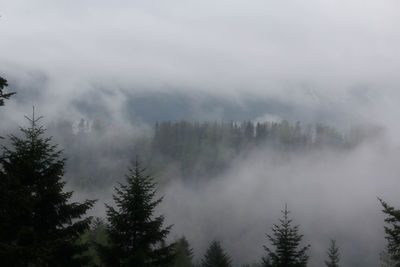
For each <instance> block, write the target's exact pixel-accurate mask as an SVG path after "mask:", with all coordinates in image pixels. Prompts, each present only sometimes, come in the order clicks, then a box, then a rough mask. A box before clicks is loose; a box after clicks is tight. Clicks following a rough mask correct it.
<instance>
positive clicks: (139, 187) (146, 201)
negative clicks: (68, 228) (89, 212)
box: [98, 161, 173, 267]
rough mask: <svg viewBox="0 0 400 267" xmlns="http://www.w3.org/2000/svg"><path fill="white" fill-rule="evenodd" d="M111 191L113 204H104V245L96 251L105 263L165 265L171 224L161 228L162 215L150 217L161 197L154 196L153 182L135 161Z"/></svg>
mask: <svg viewBox="0 0 400 267" xmlns="http://www.w3.org/2000/svg"><path fill="white" fill-rule="evenodd" d="M125 178H126V184H121V183H119V186H118V187H115V192H116V194H115V195H113V199H114V201H115V204H116V207H115V208H114V207H112V206H109V205H106V208H107V218H108V222H109V223H108V225H107V234H108V245H106V246H104V245H99V246H98V252H99V256H100V258H101V259H102V261H103V263H104V264H105V265H107V266H143V267H150V266H151V267H152V266H168V265H171V264H172V261H173V251H172V249H173V244H170V245H165V239H166V237H167V235H168V234H169V232H170V228H171V226H168V227H166V228H163V222H164V216H162V215H160V216H158V217H154V211H155V208H156V206H157V205H158V204H160V202H161V201H162V198H158V199H154V198H155V195H156V189H155V187H156V183H155V182H154V181H153V178H152V177H151V176H149V175H146V174H145V170H144V169H143V168H141V166H140V164H139V162H138V161H136V164H135V167H134V169H133V170H132V169H130V170H129V173H128V175H126V176H125Z"/></svg>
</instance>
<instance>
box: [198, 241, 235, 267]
mask: <svg viewBox="0 0 400 267" xmlns="http://www.w3.org/2000/svg"><path fill="white" fill-rule="evenodd" d="M201 266H202V267H231V266H232V260H231V258H230V256H229V255H228V254H227V253H226V252H225V251H224V249H223V248H222V247H221V244H220V242H218V241H216V240H214V241H213V242H211V244H210V246H209V247H208V249H207V251H206V254H205V255H204V258H203V260H202V261H201Z"/></svg>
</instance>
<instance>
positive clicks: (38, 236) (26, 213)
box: [0, 115, 94, 266]
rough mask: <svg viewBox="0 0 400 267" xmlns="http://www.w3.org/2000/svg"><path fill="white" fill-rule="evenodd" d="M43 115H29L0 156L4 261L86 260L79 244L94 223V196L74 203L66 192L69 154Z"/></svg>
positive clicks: (1, 252) (51, 263) (75, 262)
mask: <svg viewBox="0 0 400 267" xmlns="http://www.w3.org/2000/svg"><path fill="white" fill-rule="evenodd" d="M39 119H40V118H35V116H34V115H33V117H32V118H28V120H29V121H30V123H31V127H30V128H21V131H22V137H17V136H14V135H11V136H10V139H11V145H10V146H9V147H3V150H4V151H3V155H2V156H1V157H0V262H1V264H4V265H3V266H81V265H82V264H84V263H85V262H86V260H87V259H85V258H84V257H80V255H81V254H82V253H83V252H84V251H85V250H86V247H85V246H84V245H80V244H77V242H76V241H77V239H78V237H79V236H80V235H81V234H82V233H83V232H85V231H86V230H87V229H88V228H89V224H90V217H89V218H83V219H82V216H84V215H85V213H86V211H87V210H88V209H89V208H91V207H92V206H93V204H94V201H93V200H86V201H84V202H83V203H78V202H74V203H70V199H71V196H72V193H73V192H64V191H63V189H64V185H65V182H63V181H62V179H63V175H64V165H65V158H63V157H62V151H60V150H58V149H57V146H56V145H52V144H51V138H45V137H43V135H44V132H45V129H44V128H43V127H41V126H38V124H37V123H38V120H39Z"/></svg>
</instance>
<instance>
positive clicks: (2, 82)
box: [0, 77, 15, 106]
mask: <svg viewBox="0 0 400 267" xmlns="http://www.w3.org/2000/svg"><path fill="white" fill-rule="evenodd" d="M7 86H8V83H7V80H6V79H4V78H2V77H0V106H4V100H5V99H9V98H10V96H12V95H13V94H15V93H4V92H3V90H4V88H5V87H7Z"/></svg>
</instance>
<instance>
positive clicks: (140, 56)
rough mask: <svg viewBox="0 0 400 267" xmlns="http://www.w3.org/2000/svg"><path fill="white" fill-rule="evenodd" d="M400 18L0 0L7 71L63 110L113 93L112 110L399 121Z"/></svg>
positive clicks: (336, 11)
mask: <svg viewBox="0 0 400 267" xmlns="http://www.w3.org/2000/svg"><path fill="white" fill-rule="evenodd" d="M399 12H400V3H399V2H398V1H396V0H381V1H378V0H375V1H373V0H346V1H344V0H343V1H341V0H334V1H333V0H324V1H321V0H302V1H296V0H279V1H278V0H275V1H269V0H262V1H258V0H250V1H236V0H229V1H228V0H226V1H225V0H219V1H211V0H203V1H190V0H185V1H180V0H168V1H152V0H146V1H103V0H80V1H61V0H59V1H51V0H35V1H29V0H25V1H20V0H0V14H1V17H0V36H1V41H0V63H1V64H0V75H2V76H4V77H6V78H7V79H9V80H11V81H13V82H17V84H18V86H17V88H15V90H19V91H20V92H25V91H23V90H22V89H21V88H28V89H29V87H30V86H32V84H39V86H40V93H41V95H40V102H41V103H42V101H43V103H46V105H42V106H44V107H43V108H42V110H44V112H45V113H51V114H54V113H57V111H60V112H62V111H65V110H66V109H68V108H69V104H70V102H71V101H72V100H74V99H79V98H82V97H84V96H85V97H87V96H88V95H91V94H95V93H96V92H97V93H99V88H103V89H104V88H106V89H107V90H110V92H111V96H110V95H107V96H106V97H104V96H103V97H100V98H110V101H108V102H110V103H106V105H107V106H108V107H109V108H110V111H112V112H117V111H118V107H119V105H121V104H123V103H124V94H125V93H127V92H128V93H136V92H140V91H159V90H163V91H174V90H176V91H183V92H189V93H192V92H193V91H195V92H206V93H211V94H214V95H217V96H223V97H225V98H232V99H236V100H238V99H239V100H240V99H241V97H242V96H243V95H244V94H245V95H247V96H254V97H257V98H266V99H270V98H278V99H283V100H284V101H287V102H290V103H294V104H301V105H305V106H310V105H321V101H322V102H323V103H322V105H325V104H327V103H329V104H332V103H333V104H334V105H335V104H338V105H342V104H343V103H344V105H345V106H346V108H349V107H351V108H352V109H354V112H359V113H361V114H364V113H366V112H367V113H368V114H366V115H365V117H368V116H373V117H374V119H375V120H381V119H382V117H385V119H387V120H389V121H391V120H390V119H388V117H387V114H390V113H393V111H394V110H395V111H397V109H396V107H397V101H398V100H399V99H400V92H398V87H399V84H400V78H398V76H399V75H398V70H399V69H400V53H399V51H398V48H399V47H400V32H399V31H398V25H400V16H399ZM19 87H21V88H19ZM121 91H122V92H123V94H121ZM22 94H23V93H22ZM19 97H22V96H21V94H20V96H19ZM35 101H36V100H35ZM35 101H32V102H35ZM36 102H37V101H36ZM106 102H107V101H106ZM32 104H34V103H32ZM35 104H38V103H35ZM383 108H384V110H382V109H383ZM9 110H13V111H17V110H21V108H19V109H18V108H17V106H15V105H14V104H13V103H11V104H10V105H9ZM24 112H25V111H24ZM18 115H19V114H18ZM272 115H273V114H272ZM250 119H252V118H250Z"/></svg>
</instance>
